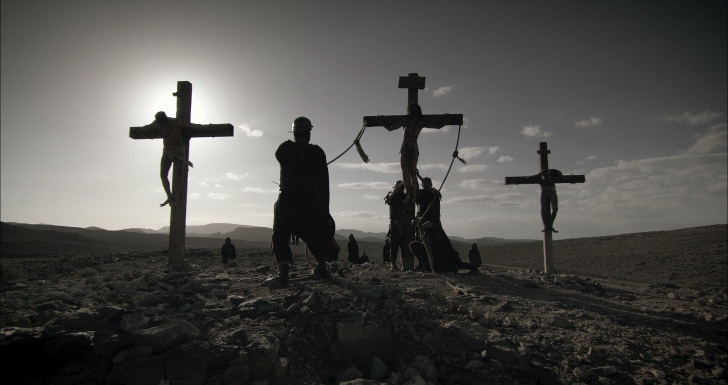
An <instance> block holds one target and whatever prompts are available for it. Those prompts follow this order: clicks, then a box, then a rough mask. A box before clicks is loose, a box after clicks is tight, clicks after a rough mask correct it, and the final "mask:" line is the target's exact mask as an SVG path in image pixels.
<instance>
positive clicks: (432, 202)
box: [417, 125, 466, 225]
mask: <svg viewBox="0 0 728 385" xmlns="http://www.w3.org/2000/svg"><path fill="white" fill-rule="evenodd" d="M462 127H463V126H462V125H460V126H459V127H458V139H457V141H456V142H455V151H453V153H452V160H451V161H450V167H448V168H447V173H445V178H443V179H442V183H440V188H439V189H437V194H436V195H435V197H434V198H432V201H431V202H430V205H429V206H427V210H425V212H424V213H422V217H421V218H420V220H419V221H417V224H418V225H419V224H420V222H421V221H422V218H424V217H425V216H426V215H427V213H428V212H430V208H432V205H433V204H434V203H435V200H436V199H438V198H439V197H440V191H442V186H444V185H445V181H446V180H447V177H448V176H449V175H450V170H452V164H453V163H455V159H458V160H459V161H461V162H462V163H463V164H466V162H465V160H463V159H462V158H460V157H459V156H458V146H459V145H460V129H461V128H462ZM417 176H420V175H419V172H418V173H417ZM420 179H421V178H420Z"/></svg>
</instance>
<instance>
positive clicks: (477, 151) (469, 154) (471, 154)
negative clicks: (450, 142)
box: [458, 147, 498, 160]
mask: <svg viewBox="0 0 728 385" xmlns="http://www.w3.org/2000/svg"><path fill="white" fill-rule="evenodd" d="M496 151H498V147H464V148H461V149H459V150H458V155H460V157H461V158H463V159H465V160H470V159H473V158H476V157H478V156H480V155H481V154H484V153H487V154H488V155H493V154H495V153H496Z"/></svg>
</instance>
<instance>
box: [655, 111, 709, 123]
mask: <svg viewBox="0 0 728 385" xmlns="http://www.w3.org/2000/svg"><path fill="white" fill-rule="evenodd" d="M722 115H723V114H722V113H720V112H712V111H703V112H697V113H696V112H693V111H685V112H683V113H682V114H675V115H667V116H664V117H663V118H662V120H664V121H666V122H678V123H687V124H689V125H691V126H697V125H701V124H709V123H712V122H713V121H715V120H716V119H718V118H720V117H721V116H722Z"/></svg>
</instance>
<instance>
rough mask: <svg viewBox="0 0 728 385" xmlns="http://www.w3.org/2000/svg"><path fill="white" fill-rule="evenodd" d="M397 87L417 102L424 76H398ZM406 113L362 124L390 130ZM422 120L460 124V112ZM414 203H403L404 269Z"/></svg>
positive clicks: (409, 260)
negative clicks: (405, 91)
mask: <svg viewBox="0 0 728 385" xmlns="http://www.w3.org/2000/svg"><path fill="white" fill-rule="evenodd" d="M398 87H399V88H406V89H407V106H408V107H409V106H410V105H413V104H418V101H417V93H418V91H419V90H423V89H425V78H424V77H422V76H419V75H418V74H417V73H410V74H409V76H400V77H399V85H398ZM406 117H407V115H387V116H382V115H377V116H365V117H364V124H366V126H367V127H385V128H386V129H387V130H389V131H392V130H395V129H396V128H394V127H395V126H396V125H397V123H398V122H401V121H402V120H403V119H404V118H406ZM421 121H422V122H424V123H425V127H432V128H439V127H443V126H447V125H462V124H463V115H462V114H442V115H422V119H421ZM415 203H416V202H408V203H405V205H404V214H403V215H404V218H402V221H401V224H402V245H404V247H403V248H402V268H404V269H405V270H407V269H412V268H413V267H414V255H412V252H411V251H410V250H409V246H408V245H409V244H410V242H412V241H413V240H414V237H415V231H414V228H413V227H412V220H413V219H414V218H415Z"/></svg>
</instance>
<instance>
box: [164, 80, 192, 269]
mask: <svg viewBox="0 0 728 385" xmlns="http://www.w3.org/2000/svg"><path fill="white" fill-rule="evenodd" d="M172 95H174V96H176V97H177V115H176V118H177V120H178V121H180V122H184V123H190V119H191V115H192V83H190V82H188V81H178V82H177V92H175V93H174V94H172ZM185 154H187V157H188V159H189V156H190V138H189V137H185ZM188 171H189V168H188V167H187V165H185V164H183V163H182V162H174V165H173V166H172V191H179V192H180V193H179V194H177V193H175V195H177V197H178V199H180V202H179V204H175V205H171V206H170V208H171V213H170V215H169V264H170V266H171V267H181V266H183V265H184V261H185V235H186V231H187V180H188V175H189V172H188Z"/></svg>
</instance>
